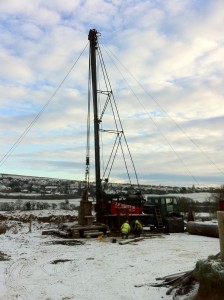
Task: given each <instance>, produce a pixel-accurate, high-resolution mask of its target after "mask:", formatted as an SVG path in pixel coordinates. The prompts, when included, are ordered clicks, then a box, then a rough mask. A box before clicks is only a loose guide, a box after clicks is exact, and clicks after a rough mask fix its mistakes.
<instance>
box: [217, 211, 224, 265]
mask: <svg viewBox="0 0 224 300" xmlns="http://www.w3.org/2000/svg"><path fill="white" fill-rule="evenodd" d="M217 217H218V226H219V243H220V256H221V260H222V261H224V211H217Z"/></svg>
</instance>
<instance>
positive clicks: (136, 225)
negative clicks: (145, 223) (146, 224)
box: [133, 220, 142, 237]
mask: <svg viewBox="0 0 224 300" xmlns="http://www.w3.org/2000/svg"><path fill="white" fill-rule="evenodd" d="M133 232H134V234H135V237H139V236H140V235H141V233H142V224H141V223H140V222H139V220H135V222H134V228H133Z"/></svg>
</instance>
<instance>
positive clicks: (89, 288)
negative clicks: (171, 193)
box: [0, 211, 219, 300]
mask: <svg viewBox="0 0 224 300" xmlns="http://www.w3.org/2000/svg"><path fill="white" fill-rule="evenodd" d="M42 213H43V212H42ZM66 213H67V211H66ZM8 222H10V223H8V225H10V226H11V227H10V229H9V230H8V231H7V232H6V233H5V234H2V235H0V238H1V244H0V245H1V246H0V251H1V252H2V253H4V254H7V255H8V256H10V260H8V261H0V270H1V271H0V299H1V300H14V299H20V300H31V299H32V300H42V299H43V300H69V299H77V300H98V299H99V300H114V299H117V300H132V299H133V300H138V299H139V300H147V299H148V300H159V299H163V300H166V299H173V296H172V295H169V296H168V295H166V291H167V288H165V287H160V288H158V287H151V286H150V285H149V284H150V283H155V282H157V281H156V278H157V277H163V276H166V275H170V274H174V273H178V272H181V271H188V270H191V269H193V268H194V266H195V263H196V262H197V260H199V259H204V258H207V257H208V256H209V255H215V254H217V253H218V252H219V239H216V238H209V237H203V236H195V235H189V234H187V233H176V234H174V233H173V234H170V235H162V236H160V237H154V238H145V239H144V240H142V241H139V242H136V243H132V244H126V245H119V241H120V238H117V242H116V243H112V239H111V237H107V238H104V239H102V240H100V239H97V238H92V239H79V241H82V242H84V244H80V245H73V246H68V245H58V244H54V242H56V241H59V240H60V241H61V240H63V239H62V238H59V237H56V236H46V235H42V230H44V229H49V228H54V225H51V224H47V223H44V224H43V223H38V222H33V224H32V232H29V224H27V223H25V224H23V223H18V222H15V221H8ZM13 225H14V226H13ZM55 228H56V227H55ZM136 285H143V286H142V287H136Z"/></svg>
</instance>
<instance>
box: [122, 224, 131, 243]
mask: <svg viewBox="0 0 224 300" xmlns="http://www.w3.org/2000/svg"><path fill="white" fill-rule="evenodd" d="M130 230H131V228H130V225H129V222H128V220H127V221H125V222H124V223H123V224H122V225H121V236H122V239H124V238H126V239H128V235H129V233H130Z"/></svg>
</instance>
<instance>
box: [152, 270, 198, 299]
mask: <svg viewBox="0 0 224 300" xmlns="http://www.w3.org/2000/svg"><path fill="white" fill-rule="evenodd" d="M156 280H163V282H161V283H157V284H150V285H151V286H154V287H162V286H166V287H167V286H169V289H168V290H167V292H166V294H167V295H170V294H171V292H172V291H173V290H175V289H176V293H175V296H176V295H185V294H186V293H187V292H188V291H189V290H190V288H191V284H192V283H193V282H195V277H194V270H191V271H187V272H181V273H176V274H172V275H167V276H164V277H162V278H156Z"/></svg>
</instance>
